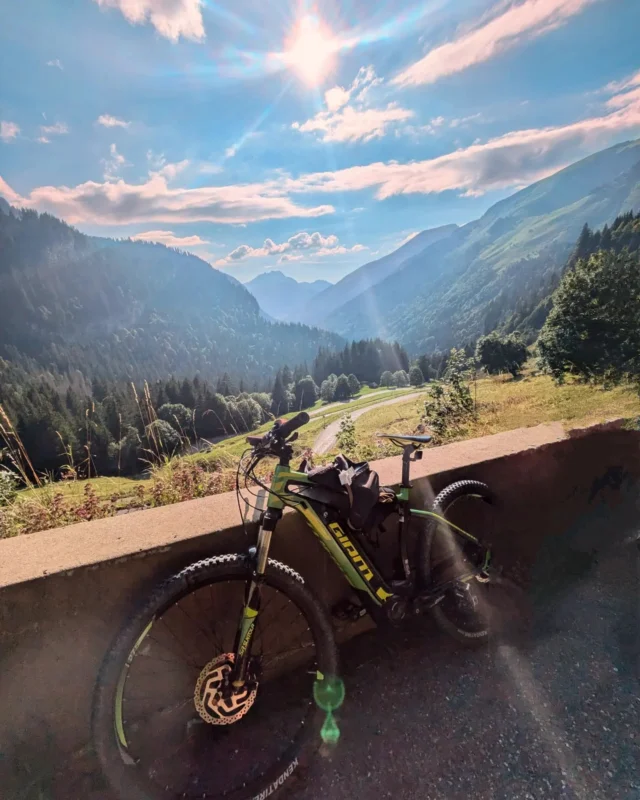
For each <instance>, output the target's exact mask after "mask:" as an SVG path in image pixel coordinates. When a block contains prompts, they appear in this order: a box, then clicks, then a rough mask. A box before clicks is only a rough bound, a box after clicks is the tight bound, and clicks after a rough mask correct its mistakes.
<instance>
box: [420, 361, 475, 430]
mask: <svg viewBox="0 0 640 800" xmlns="http://www.w3.org/2000/svg"><path fill="white" fill-rule="evenodd" d="M473 364H474V362H473V359H469V358H467V357H466V356H465V354H464V351H463V350H456V349H455V348H454V349H453V350H452V351H451V354H450V356H449V361H448V364H447V369H446V371H445V374H444V379H443V380H442V381H434V382H433V383H432V384H431V385H430V387H429V394H428V398H427V400H426V401H425V404H424V420H425V422H426V424H427V425H428V427H429V428H430V429H431V431H432V434H433V437H434V439H435V440H436V442H442V441H444V440H445V439H447V438H450V437H451V436H454V435H456V434H458V433H461V432H462V431H463V430H464V427H465V424H466V423H467V422H469V421H470V420H471V419H472V418H473V416H474V413H475V412H474V406H473V398H472V397H471V390H470V388H469V379H470V377H471V374H472V370H473Z"/></svg>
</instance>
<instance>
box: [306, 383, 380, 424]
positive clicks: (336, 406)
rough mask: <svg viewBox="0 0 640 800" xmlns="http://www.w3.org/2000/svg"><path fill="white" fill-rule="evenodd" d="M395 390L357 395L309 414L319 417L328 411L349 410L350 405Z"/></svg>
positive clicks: (321, 407)
mask: <svg viewBox="0 0 640 800" xmlns="http://www.w3.org/2000/svg"><path fill="white" fill-rule="evenodd" d="M393 391H394V389H393V388H388V389H376V390H375V392H369V394H363V395H358V394H357V395H356V396H355V397H350V398H349V399H348V400H339V401H338V402H336V403H329V404H328V405H326V406H320V408H315V409H314V410H313V411H310V412H309V416H310V417H318V416H320V415H322V414H326V412H327V411H330V412H331V411H339V410H340V409H341V408H347V407H348V406H349V403H355V402H357V401H358V400H364V399H365V398H367V399H368V398H369V397H375V396H376V395H377V394H389V392H393Z"/></svg>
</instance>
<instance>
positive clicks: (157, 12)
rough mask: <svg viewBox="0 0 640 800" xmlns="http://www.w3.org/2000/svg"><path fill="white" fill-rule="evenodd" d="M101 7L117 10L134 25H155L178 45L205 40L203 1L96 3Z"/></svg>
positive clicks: (107, 0) (104, 0)
mask: <svg viewBox="0 0 640 800" xmlns="http://www.w3.org/2000/svg"><path fill="white" fill-rule="evenodd" d="M95 2H96V3H97V4H98V5H99V6H100V7H101V8H117V9H119V10H120V11H121V12H122V14H123V16H124V17H125V19H126V20H128V21H129V22H130V23H131V24H132V25H144V24H146V23H147V22H149V23H151V25H153V27H154V28H155V29H156V30H157V31H158V33H159V34H160V35H161V36H164V37H165V38H166V39H170V40H171V41H172V42H177V41H178V39H179V38H180V37H181V36H183V37H184V38H185V39H192V40H194V41H201V40H202V39H204V37H205V31H204V22H203V20H202V6H203V2H202V0H95Z"/></svg>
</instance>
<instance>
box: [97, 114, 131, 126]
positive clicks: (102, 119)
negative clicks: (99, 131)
mask: <svg viewBox="0 0 640 800" xmlns="http://www.w3.org/2000/svg"><path fill="white" fill-rule="evenodd" d="M96 124H97V125H102V127H103V128H128V127H129V125H131V123H130V122H127V121H126V120H124V119H119V118H118V117H112V116H111V114H100V116H99V117H98V119H97V120H96Z"/></svg>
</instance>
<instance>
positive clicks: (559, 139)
mask: <svg viewBox="0 0 640 800" xmlns="http://www.w3.org/2000/svg"><path fill="white" fill-rule="evenodd" d="M606 107H607V108H613V109H615V110H614V111H612V112H611V113H608V114H605V115H603V116H599V117H591V118H588V119H584V120H581V121H579V122H575V123H573V124H571V125H563V126H558V127H547V128H532V129H529V130H523V131H513V132H510V133H507V134H504V135H503V136H498V137H496V138H494V139H490V140H489V141H487V142H484V143H482V144H474V145H471V146H470V147H466V148H463V149H460V150H456V151H454V152H453V153H448V154H447V155H444V156H440V157H438V158H434V159H430V160H428V161H416V162H413V163H410V164H398V163H394V162H387V163H383V162H377V163H374V164H368V165H366V166H358V167H349V168H347V169H342V170H337V171H335V172H317V173H310V174H307V175H302V176H300V177H299V178H297V179H289V180H288V181H286V183H285V187H286V189H287V191H288V192H289V193H291V194H294V193H298V192H314V193H315V192H327V193H333V192H347V191H361V190H363V189H368V188H373V189H376V197H377V198H378V199H380V200H381V199H384V198H387V197H391V196H393V195H401V194H414V193H420V194H432V193H439V192H444V191H449V190H457V191H460V192H461V193H462V194H463V195H466V196H469V197H471V196H477V195H479V194H482V193H484V192H486V191H489V190H496V189H504V188H508V187H512V186H514V187H515V186H522V185H527V184H529V183H532V182H534V181H536V180H540V179H542V178H543V177H546V176H547V175H549V174H552V173H553V172H554V171H556V170H557V169H560V168H562V167H563V166H565V165H566V164H567V163H570V162H571V161H573V160H575V159H576V158H577V157H579V156H580V155H582V154H583V152H581V151H584V148H590V149H595V148H597V147H598V146H604V145H606V144H607V143H608V142H609V141H611V139H612V138H615V137H616V136H619V135H620V134H621V133H629V134H631V133H640V96H639V93H638V91H637V89H635V88H630V89H629V90H628V91H627V92H625V93H621V94H618V95H615V96H614V97H612V98H610V99H609V101H607V104H606Z"/></svg>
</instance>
